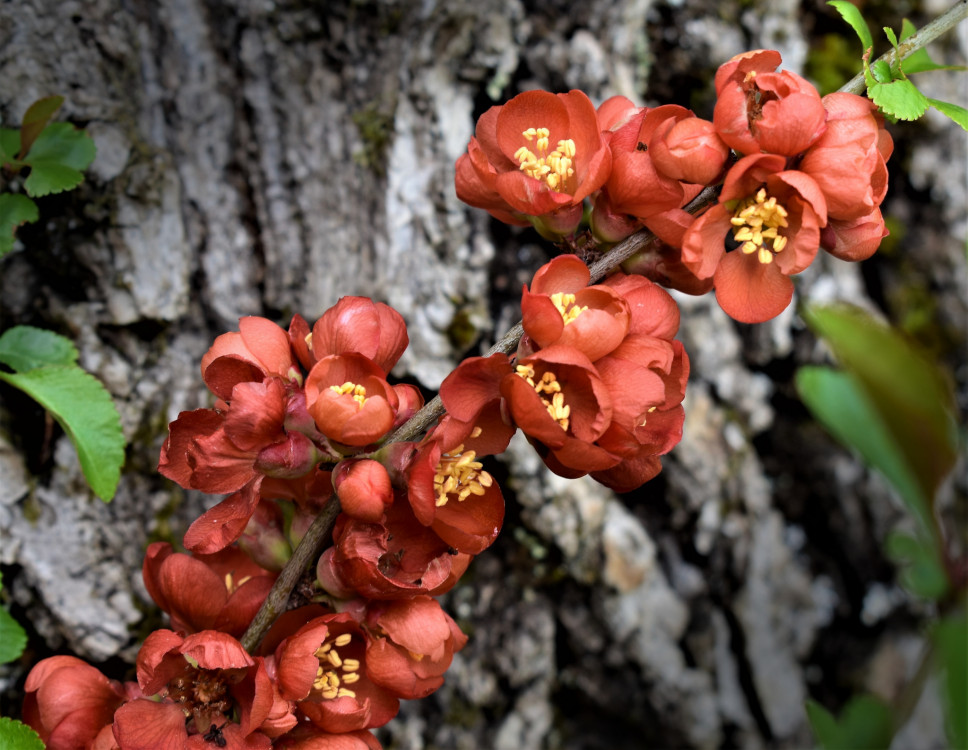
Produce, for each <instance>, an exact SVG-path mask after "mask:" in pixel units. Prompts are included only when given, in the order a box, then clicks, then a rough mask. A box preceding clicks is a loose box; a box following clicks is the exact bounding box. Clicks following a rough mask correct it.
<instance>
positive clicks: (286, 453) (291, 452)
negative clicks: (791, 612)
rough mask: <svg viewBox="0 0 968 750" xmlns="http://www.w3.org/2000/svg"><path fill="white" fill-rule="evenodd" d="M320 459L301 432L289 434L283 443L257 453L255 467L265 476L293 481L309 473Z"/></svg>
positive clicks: (314, 447)
mask: <svg viewBox="0 0 968 750" xmlns="http://www.w3.org/2000/svg"><path fill="white" fill-rule="evenodd" d="M321 457H322V455H321V454H320V452H319V450H318V449H317V448H316V446H315V445H314V444H313V441H312V440H310V439H309V438H308V437H306V436H305V435H303V434H302V433H301V432H289V433H286V440H284V441H283V442H281V443H276V444H275V445H270V446H268V447H267V448H263V449H262V450H261V451H259V456H258V458H256V462H255V466H256V469H258V470H259V471H261V472H262V473H263V474H265V475H266V476H269V477H276V478H279V479H294V478H296V477H301V476H304V475H305V474H307V473H308V472H310V471H311V470H312V469H313V467H314V466H315V465H316V464H317V463H318V462H319V459H320V458H321Z"/></svg>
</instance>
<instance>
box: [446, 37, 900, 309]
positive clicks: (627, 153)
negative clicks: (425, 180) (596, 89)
mask: <svg viewBox="0 0 968 750" xmlns="http://www.w3.org/2000/svg"><path fill="white" fill-rule="evenodd" d="M779 64H780V55H779V53H778V52H775V51H772V50H759V51H754V52H748V53H745V54H743V55H739V56H737V57H735V58H733V59H732V60H730V61H729V62H727V63H726V64H724V65H723V66H721V67H720V68H719V70H718V71H717V73H716V79H715V85H716V94H717V100H716V105H715V109H714V112H713V119H712V120H711V121H710V120H704V119H702V118H700V117H697V116H696V115H695V114H694V113H693V112H691V111H690V110H688V109H686V108H684V107H679V106H676V105H664V106H659V107H654V108H647V107H637V106H635V105H634V104H633V103H632V102H631V101H629V100H628V99H626V98H625V97H613V98H612V99H609V100H607V101H605V102H604V103H603V104H602V105H601V106H600V107H599V108H598V109H597V110H596V109H595V108H594V107H593V105H592V103H591V102H590V100H589V99H588V97H587V96H586V95H585V94H583V93H582V92H580V91H571V92H569V93H567V94H557V95H555V94H550V93H548V92H543V91H529V92H525V93H523V94H520V95H518V96H517V97H515V98H514V99H512V100H511V101H509V102H508V103H506V104H503V105H500V106H495V107H492V108H491V109H489V110H488V111H487V112H486V113H485V114H484V115H483V116H482V117H481V118H480V120H479V121H478V125H477V131H476V134H475V137H474V138H472V139H471V143H470V145H469V146H468V149H467V153H466V154H464V155H463V156H461V157H460V159H459V160H458V161H457V194H458V196H459V197H460V198H461V199H463V200H464V201H465V202H467V203H469V204H470V205H472V206H476V207H479V208H483V209H486V210H487V211H488V212H490V213H491V214H492V215H493V216H495V217H496V218H498V219H500V220H502V221H505V222H507V223H510V224H515V225H519V226H525V225H528V224H532V225H534V227H535V228H536V229H538V231H540V232H541V233H542V235H544V236H546V237H553V238H556V239H562V238H563V237H566V236H568V235H571V234H573V233H574V232H575V231H576V230H577V229H578V228H579V226H580V222H581V220H582V202H583V201H584V200H585V199H586V198H587V199H588V201H589V203H590V204H591V212H590V220H589V223H590V227H591V231H592V234H593V237H594V238H595V240H596V241H597V242H598V243H600V244H602V245H610V244H612V243H615V242H618V241H619V240H622V239H624V238H625V237H627V236H628V235H630V234H632V233H633V232H635V231H636V230H638V229H641V228H642V227H647V228H648V229H650V230H651V231H652V232H653V233H654V234H655V235H656V237H657V241H656V242H655V243H653V245H652V246H651V247H649V248H647V249H646V250H645V251H643V252H642V253H641V254H640V255H639V257H638V258H637V259H635V260H634V262H632V263H629V264H626V269H627V270H629V271H632V272H635V273H639V274H643V275H645V276H648V277H649V278H651V279H652V280H654V281H657V282H659V283H661V284H663V285H664V286H668V287H670V288H674V289H677V290H680V291H682V292H686V293H689V294H703V293H705V292H708V291H709V290H710V289H712V288H713V287H715V290H716V298H717V300H718V302H719V304H720V306H721V307H722V308H723V310H725V311H726V313H727V314H729V315H730V316H731V317H733V318H734V319H736V320H738V321H741V322H745V323H757V322H762V321H765V320H769V319H771V318H774V317H776V316H777V315H779V314H780V313H781V312H782V311H783V310H784V309H785V308H786V307H787V306H788V305H789V303H790V301H791V299H792V296H793V282H792V281H791V280H790V276H792V275H795V274H798V273H800V272H801V271H803V270H805V269H806V268H807V266H809V265H810V263H811V262H812V261H813V259H814V258H815V257H816V255H817V252H818V251H819V250H820V248H823V249H824V250H826V251H827V252H829V253H831V254H832V255H833V256H835V257H837V258H840V259H842V260H853V261H856V260H863V259H865V258H867V257H869V256H870V255H871V254H873V252H874V251H875V250H876V249H877V247H878V245H879V244H880V241H881V239H882V238H883V237H884V236H885V235H886V234H887V230H886V228H885V224H884V219H883V217H882V215H881V212H880V204H881V201H882V200H883V199H884V195H885V193H886V191H887V168H886V161H887V159H888V158H889V157H890V155H891V152H892V150H893V144H892V141H891V137H890V135H888V133H887V131H886V130H885V129H884V123H883V118H881V117H880V116H879V115H878V114H877V113H876V111H875V107H874V105H873V104H872V103H871V102H870V101H869V100H868V99H866V98H864V97H861V96H857V95H854V94H844V93H835V94H829V95H828V96H825V97H822V98H821V97H820V95H819V94H818V93H817V90H816V89H815V88H814V87H813V85H811V84H810V83H809V82H807V81H806V80H804V79H803V78H801V77H800V76H798V75H796V74H795V73H791V72H789V71H777V67H778V66H779ZM552 145H554V150H549V149H552ZM720 184H721V185H722V190H721V192H720V194H719V199H718V202H717V203H716V205H714V206H712V207H711V208H709V210H707V211H706V212H705V213H703V214H702V215H700V216H699V217H694V216H692V215H691V214H689V213H687V212H686V211H685V210H684V207H685V206H686V205H687V204H688V203H689V202H690V201H691V200H692V199H693V198H695V197H696V196H697V195H698V194H699V193H700V192H701V190H702V189H703V188H704V187H708V186H714V185H720Z"/></svg>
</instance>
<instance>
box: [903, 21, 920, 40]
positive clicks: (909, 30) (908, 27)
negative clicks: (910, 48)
mask: <svg viewBox="0 0 968 750" xmlns="http://www.w3.org/2000/svg"><path fill="white" fill-rule="evenodd" d="M917 30H918V27H917V26H915V25H914V24H913V23H911V22H910V21H909V20H908V19H906V18H905V19H904V20H903V21H901V36H900V41H902V42H903V41H904V40H905V39H907V38H908V37H912V36H914V35H915V34H916V33H917Z"/></svg>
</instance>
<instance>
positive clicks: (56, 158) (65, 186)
mask: <svg viewBox="0 0 968 750" xmlns="http://www.w3.org/2000/svg"><path fill="white" fill-rule="evenodd" d="M96 155H97V148H96V147H95V146H94V141H93V140H92V139H91V137H90V136H89V135H88V134H87V133H86V132H84V131H83V130H78V129H77V128H75V127H74V126H73V125H71V124H70V123H69V122H55V123H53V124H51V125H48V126H47V128H45V129H44V131H43V132H42V133H41V134H40V135H39V136H38V137H37V140H36V141H35V142H34V145H33V147H32V148H31V149H30V152H29V153H28V154H27V156H25V157H24V159H23V160H24V161H25V162H26V163H27V164H29V165H30V176H29V177H28V178H27V179H26V180H25V181H24V189H25V190H26V191H27V193H28V194H29V195H32V196H42V195H48V194H49V193H60V192H63V191H65V190H71V189H72V188H75V187H77V186H78V185H79V184H80V183H81V181H82V180H83V179H84V175H83V174H81V171H82V170H85V169H87V168H88V167H89V166H90V164H91V162H92V161H94V157H95V156H96Z"/></svg>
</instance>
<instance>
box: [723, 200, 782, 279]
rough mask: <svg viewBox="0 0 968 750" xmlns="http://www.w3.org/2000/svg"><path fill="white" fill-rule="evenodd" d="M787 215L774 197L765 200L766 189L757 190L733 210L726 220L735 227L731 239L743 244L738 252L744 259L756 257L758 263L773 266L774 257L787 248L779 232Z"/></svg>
mask: <svg viewBox="0 0 968 750" xmlns="http://www.w3.org/2000/svg"><path fill="white" fill-rule="evenodd" d="M788 215H789V214H788V213H787V210H786V209H785V208H784V207H783V206H781V205H780V204H779V203H777V202H776V198H775V197H772V196H771V197H770V198H767V197H766V189H765V188H760V189H759V191H757V193H756V195H755V196H753V197H752V198H747V199H746V200H744V201H743V202H742V203H740V204H739V205H738V206H737V207H736V211H735V212H734V213H733V216H732V218H731V219H730V220H729V222H730V224H732V225H733V227H734V229H733V239H734V240H736V242H737V243H742V244H740V247H739V249H740V250H742V251H743V252H744V253H746V254H747V255H751V254H752V253H756V258H757V260H759V262H760V263H764V264H766V263H772V262H773V256H774V255H776V254H777V253H778V252H780V251H781V250H783V248H784V247H786V244H787V238H786V237H784V236H783V235H781V234H780V229H781V228H783V227H786V226H789V225H788V223H787V216H788Z"/></svg>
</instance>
